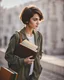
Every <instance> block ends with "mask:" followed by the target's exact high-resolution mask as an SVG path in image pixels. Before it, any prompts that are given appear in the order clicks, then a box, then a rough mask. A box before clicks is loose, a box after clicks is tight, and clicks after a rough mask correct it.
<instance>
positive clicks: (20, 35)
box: [18, 32, 22, 43]
mask: <svg viewBox="0 0 64 80" xmlns="http://www.w3.org/2000/svg"><path fill="white" fill-rule="evenodd" d="M18 33H19V37H20V43H21V42H22V34H21V33H20V32H18Z"/></svg>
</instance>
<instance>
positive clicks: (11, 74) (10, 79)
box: [0, 67, 18, 80]
mask: <svg viewBox="0 0 64 80" xmlns="http://www.w3.org/2000/svg"><path fill="white" fill-rule="evenodd" d="M17 77H18V73H17V72H15V71H13V70H11V69H8V68H5V67H1V69H0V80H17Z"/></svg>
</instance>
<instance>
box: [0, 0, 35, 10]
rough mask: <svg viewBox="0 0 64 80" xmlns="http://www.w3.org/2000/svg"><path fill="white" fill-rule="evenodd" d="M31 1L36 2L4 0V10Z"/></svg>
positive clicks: (2, 4) (2, 3)
mask: <svg viewBox="0 0 64 80" xmlns="http://www.w3.org/2000/svg"><path fill="white" fill-rule="evenodd" d="M29 1H35V0H2V2H1V6H3V7H4V8H11V7H14V6H18V5H20V4H24V3H26V2H29Z"/></svg>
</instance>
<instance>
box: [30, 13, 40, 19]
mask: <svg viewBox="0 0 64 80" xmlns="http://www.w3.org/2000/svg"><path fill="white" fill-rule="evenodd" d="M32 18H38V19H39V18H40V17H39V15H38V14H34V15H33V17H32Z"/></svg>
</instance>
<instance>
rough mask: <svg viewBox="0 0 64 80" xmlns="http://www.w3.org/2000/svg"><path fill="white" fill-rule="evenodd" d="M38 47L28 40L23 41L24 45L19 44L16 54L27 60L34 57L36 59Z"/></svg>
mask: <svg viewBox="0 0 64 80" xmlns="http://www.w3.org/2000/svg"><path fill="white" fill-rule="evenodd" d="M37 49H38V47H37V46H36V45H35V44H32V43H31V42H29V41H28V40H24V41H22V43H19V44H17V46H16V48H15V51H14V54H15V55H17V56H19V57H21V58H26V57H29V56H33V57H32V58H35V57H36V55H37Z"/></svg>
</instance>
